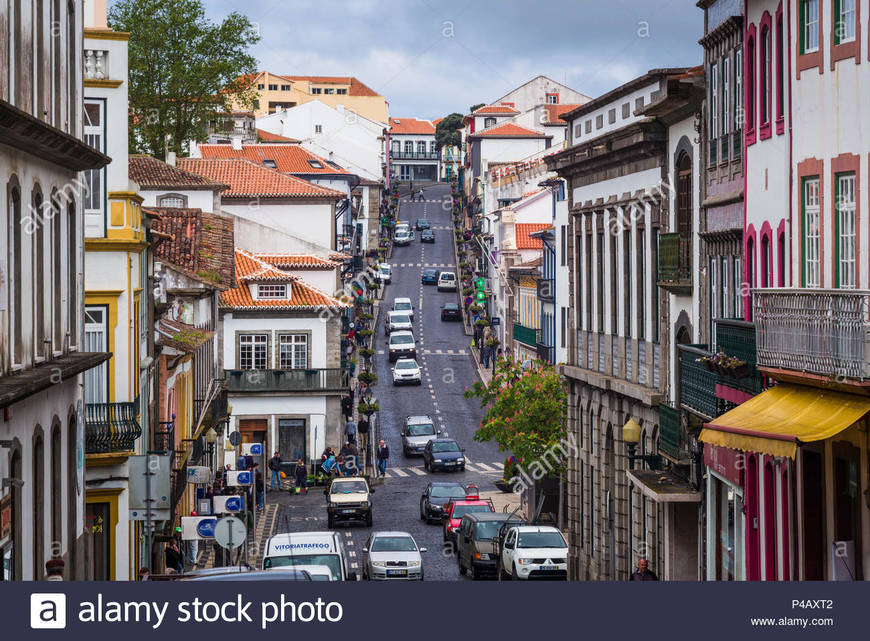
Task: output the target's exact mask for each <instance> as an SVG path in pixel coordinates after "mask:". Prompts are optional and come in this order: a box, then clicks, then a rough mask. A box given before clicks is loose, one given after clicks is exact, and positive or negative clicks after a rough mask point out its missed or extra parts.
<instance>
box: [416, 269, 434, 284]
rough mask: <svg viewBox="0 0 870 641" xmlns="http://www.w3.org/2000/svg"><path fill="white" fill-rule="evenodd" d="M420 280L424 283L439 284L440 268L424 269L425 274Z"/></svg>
mask: <svg viewBox="0 0 870 641" xmlns="http://www.w3.org/2000/svg"><path fill="white" fill-rule="evenodd" d="M420 282H421V283H422V284H423V285H437V284H438V270H437V269H424V270H423V275H422V276H421V277H420Z"/></svg>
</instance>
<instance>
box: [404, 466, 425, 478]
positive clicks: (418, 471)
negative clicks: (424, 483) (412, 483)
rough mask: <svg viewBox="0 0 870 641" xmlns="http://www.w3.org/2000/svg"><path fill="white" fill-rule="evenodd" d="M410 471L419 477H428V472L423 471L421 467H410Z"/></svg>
mask: <svg viewBox="0 0 870 641" xmlns="http://www.w3.org/2000/svg"><path fill="white" fill-rule="evenodd" d="M408 469H409V470H411V471H412V472H413V473H414V474H416V475H417V476H426V471H425V470H421V469H420V468H419V467H409V468H408Z"/></svg>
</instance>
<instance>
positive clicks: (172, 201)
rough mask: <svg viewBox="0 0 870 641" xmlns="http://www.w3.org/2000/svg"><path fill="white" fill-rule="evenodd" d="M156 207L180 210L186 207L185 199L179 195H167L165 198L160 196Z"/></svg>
mask: <svg viewBox="0 0 870 641" xmlns="http://www.w3.org/2000/svg"><path fill="white" fill-rule="evenodd" d="M157 205H158V206H160V207H176V208H179V209H180V208H183V207H185V206H187V199H186V198H185V197H184V196H181V195H179V194H169V195H167V196H161V197H160V198H159V199H158V200H157Z"/></svg>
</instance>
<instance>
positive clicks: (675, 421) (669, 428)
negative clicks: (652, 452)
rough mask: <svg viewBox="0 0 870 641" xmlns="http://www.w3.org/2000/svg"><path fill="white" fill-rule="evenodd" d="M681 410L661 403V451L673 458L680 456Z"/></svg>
mask: <svg viewBox="0 0 870 641" xmlns="http://www.w3.org/2000/svg"><path fill="white" fill-rule="evenodd" d="M681 440H682V439H681V438H680V410H678V409H676V408H673V407H671V406H670V405H665V404H661V405H659V451H660V452H661V453H662V454H665V455H667V456H669V457H671V458H674V459H679V457H680V443H681Z"/></svg>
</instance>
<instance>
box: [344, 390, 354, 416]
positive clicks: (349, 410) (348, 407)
mask: <svg viewBox="0 0 870 641" xmlns="http://www.w3.org/2000/svg"><path fill="white" fill-rule="evenodd" d="M341 413H342V414H344V418H345V420H349V419H350V418H351V417H352V416H353V398H352V397H351V396H350V394H347V395H345V396H342V397H341Z"/></svg>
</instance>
